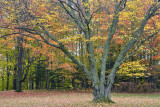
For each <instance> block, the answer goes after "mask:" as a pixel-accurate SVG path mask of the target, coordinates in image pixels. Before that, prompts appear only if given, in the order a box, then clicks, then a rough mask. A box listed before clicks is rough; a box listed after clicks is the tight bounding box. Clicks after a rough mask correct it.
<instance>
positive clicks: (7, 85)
mask: <svg viewBox="0 0 160 107" xmlns="http://www.w3.org/2000/svg"><path fill="white" fill-rule="evenodd" d="M6 56H7V84H6V90H8V87H9V76H10V72H9V66H8V54H6Z"/></svg>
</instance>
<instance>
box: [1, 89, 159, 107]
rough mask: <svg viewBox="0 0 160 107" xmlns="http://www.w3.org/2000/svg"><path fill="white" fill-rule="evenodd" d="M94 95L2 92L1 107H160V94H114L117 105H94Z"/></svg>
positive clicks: (53, 92) (50, 92)
mask: <svg viewBox="0 0 160 107" xmlns="http://www.w3.org/2000/svg"><path fill="white" fill-rule="evenodd" d="M92 99H93V96H92V93H78V92H58V91H49V92H43V91H42V92H39V91H24V92H23V93H15V92H14V91H5V92H0V107H106V106H107V107H160V94H159V93H157V94H127V93H124V94H123V93H113V94H112V99H113V101H115V102H116V103H115V104H104V103H92V102H91V101H92Z"/></svg>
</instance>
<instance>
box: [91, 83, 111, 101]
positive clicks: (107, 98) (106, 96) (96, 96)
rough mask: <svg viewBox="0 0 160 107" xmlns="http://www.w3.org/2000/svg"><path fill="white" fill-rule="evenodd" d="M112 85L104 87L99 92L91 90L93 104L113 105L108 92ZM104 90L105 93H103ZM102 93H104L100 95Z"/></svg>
mask: <svg viewBox="0 0 160 107" xmlns="http://www.w3.org/2000/svg"><path fill="white" fill-rule="evenodd" d="M111 87H112V83H109V84H108V86H105V85H104V89H101V88H99V90H95V89H94V90H93V96H94V98H93V102H96V103H99V102H102V103H114V102H113V101H112V100H111V96H110V92H111ZM103 90H105V91H103ZM101 91H103V92H104V93H103V94H102V92H101Z"/></svg>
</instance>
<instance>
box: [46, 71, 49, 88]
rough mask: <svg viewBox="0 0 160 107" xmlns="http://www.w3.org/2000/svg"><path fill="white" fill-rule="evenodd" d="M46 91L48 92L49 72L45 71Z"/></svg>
mask: <svg viewBox="0 0 160 107" xmlns="http://www.w3.org/2000/svg"><path fill="white" fill-rule="evenodd" d="M46 89H47V90H49V72H48V69H47V70H46Z"/></svg>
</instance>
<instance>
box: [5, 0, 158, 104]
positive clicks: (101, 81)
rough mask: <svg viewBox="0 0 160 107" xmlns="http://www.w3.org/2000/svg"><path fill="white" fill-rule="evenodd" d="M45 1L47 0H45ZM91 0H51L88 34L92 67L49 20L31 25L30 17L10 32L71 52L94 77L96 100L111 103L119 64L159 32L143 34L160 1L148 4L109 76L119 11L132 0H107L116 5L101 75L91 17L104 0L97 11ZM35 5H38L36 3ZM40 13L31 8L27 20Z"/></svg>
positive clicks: (92, 77) (87, 42)
mask: <svg viewBox="0 0 160 107" xmlns="http://www.w3.org/2000/svg"><path fill="white" fill-rule="evenodd" d="M42 1H45V0H42ZM46 1H47V0H46ZM30 2H32V1H30ZM91 2H94V1H92V0H81V1H80V0H57V1H56V0H51V2H50V3H53V4H58V5H60V6H61V8H62V9H63V10H64V11H65V12H66V13H67V15H69V16H70V20H71V21H72V23H74V24H76V25H77V27H79V29H80V30H81V31H82V33H83V36H84V37H83V38H85V43H86V51H87V55H88V62H89V68H88V67H87V66H86V65H85V64H83V63H82V62H80V61H79V60H78V59H77V58H76V57H75V56H74V54H73V53H71V52H70V51H69V50H68V48H67V47H66V46H65V45H64V44H63V43H62V42H61V41H60V40H59V39H58V37H57V34H58V33H57V34H54V33H51V32H50V30H49V27H47V26H46V25H45V24H46V22H45V23H41V22H40V20H39V21H38V22H36V24H34V25H32V24H28V22H29V21H28V22H27V25H26V26H25V25H24V26H14V28H13V26H12V29H15V30H13V31H16V30H20V31H21V32H18V31H16V33H15V32H14V33H11V34H19V33H20V34H22V33H23V35H24V36H28V37H31V38H34V39H36V40H38V41H41V42H44V43H46V44H48V45H50V46H52V47H55V48H58V49H60V50H61V51H63V52H64V53H65V54H66V55H67V56H68V58H70V60H72V62H73V63H75V64H77V65H78V66H79V67H80V68H82V69H83V70H84V71H85V73H86V74H87V76H88V78H89V79H90V80H91V82H92V87H93V96H94V99H93V101H95V102H108V103H111V102H113V101H112V100H111V96H110V92H111V87H112V85H113V83H114V79H115V76H116V72H117V70H118V68H119V66H120V65H121V64H122V63H123V62H125V61H126V60H127V59H128V58H129V57H130V56H133V55H134V54H135V53H136V51H137V50H138V48H139V47H140V46H141V45H142V44H143V43H144V42H145V41H146V40H148V39H149V38H151V37H153V36H154V35H155V34H157V33H158V32H159V29H155V31H154V32H152V34H150V35H149V36H143V31H144V28H145V26H146V24H147V21H148V20H149V19H151V18H152V17H154V16H156V15H159V14H160V13H159V8H160V3H159V2H158V1H157V0H153V2H152V4H151V5H150V7H148V9H147V11H146V13H145V15H144V18H143V19H142V20H141V23H140V25H139V26H137V28H136V30H135V31H134V32H133V33H132V38H131V39H130V40H128V42H127V43H126V44H125V45H124V46H123V48H122V50H121V51H120V53H119V55H118V57H117V58H116V61H115V63H114V66H113V68H112V70H111V71H110V73H109V75H108V76H107V77H106V62H107V59H108V57H109V48H110V45H111V42H112V40H113V35H114V34H115V32H116V30H117V25H118V22H119V15H120V13H121V11H124V10H125V7H126V6H127V3H128V2H130V1H129V0H128V1H127V0H108V1H107V3H108V6H109V5H110V4H111V5H114V6H113V7H112V10H113V12H112V13H113V15H112V16H113V18H112V20H111V21H110V24H109V28H108V33H107V34H108V35H107V39H106V42H105V43H104V46H103V55H102V57H101V70H100V75H99V74H98V70H97V67H96V59H95V54H94V44H93V41H92V40H91V38H92V36H93V35H92V34H93V32H94V29H93V28H92V25H93V22H92V19H93V16H94V14H96V13H97V12H98V11H102V10H103V9H102V7H101V5H102V3H103V2H104V1H103V0H102V1H101V4H100V3H99V4H98V5H97V9H96V10H95V11H93V9H92V8H93V6H91ZM97 3H98V2H97ZM34 6H35V7H36V5H34ZM34 6H33V7H34ZM43 7H44V6H43ZM91 7H92V8H91ZM106 7H107V6H106ZM110 8H111V6H110V7H108V8H107V9H108V15H109V9H110ZM91 10H92V11H91ZM33 11H34V10H33ZM37 11H38V10H37ZM44 11H46V10H44ZM47 12H48V11H47ZM37 14H39V13H36V14H33V15H32V12H29V13H28V17H29V18H28V19H27V20H38V18H39V17H37V16H36V15H37ZM24 15H26V14H24ZM55 15H56V14H55ZM55 17H56V16H55ZM135 17H136V16H135ZM61 18H62V17H61ZM67 18H69V17H67ZM49 19H50V18H48V20H49ZM41 21H42V20H41ZM106 23H109V22H106ZM23 24H24V23H23ZM106 29H107V28H106ZM11 34H9V35H11ZM34 35H36V36H37V35H39V37H40V38H37V37H35V36H34ZM4 36H7V34H5V35H4ZM142 38H143V39H142ZM130 50H132V53H131V54H128V52H129V51H130Z"/></svg>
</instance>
